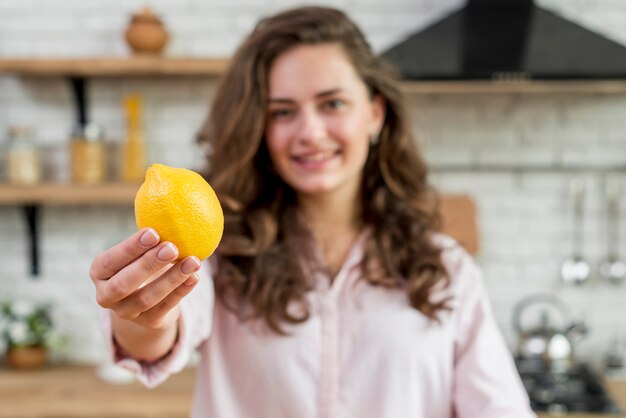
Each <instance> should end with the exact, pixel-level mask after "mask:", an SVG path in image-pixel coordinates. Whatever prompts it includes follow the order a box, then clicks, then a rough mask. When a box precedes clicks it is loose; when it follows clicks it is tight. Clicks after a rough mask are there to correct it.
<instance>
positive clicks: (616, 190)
mask: <svg viewBox="0 0 626 418" xmlns="http://www.w3.org/2000/svg"><path fill="white" fill-rule="evenodd" d="M605 186H606V187H605V192H606V202H607V215H608V216H607V224H606V228H607V231H606V232H607V256H606V259H604V261H602V262H601V263H600V265H599V266H598V274H599V275H600V278H602V279H603V280H606V281H607V282H609V283H612V284H614V285H619V284H621V283H622V282H623V281H624V279H625V278H626V263H624V262H623V261H622V260H620V259H619V255H618V252H619V233H620V231H619V200H620V192H621V190H620V189H621V184H620V182H619V181H618V180H617V179H610V178H607V179H606V185H605Z"/></svg>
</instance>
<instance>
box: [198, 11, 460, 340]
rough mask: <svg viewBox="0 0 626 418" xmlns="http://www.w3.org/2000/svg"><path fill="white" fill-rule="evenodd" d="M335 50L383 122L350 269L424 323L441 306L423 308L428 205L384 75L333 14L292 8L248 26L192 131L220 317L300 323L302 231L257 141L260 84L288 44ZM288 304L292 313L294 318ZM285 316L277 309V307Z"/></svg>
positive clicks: (430, 286)
mask: <svg viewBox="0 0 626 418" xmlns="http://www.w3.org/2000/svg"><path fill="white" fill-rule="evenodd" d="M328 43H335V44H339V45H341V46H342V47H343V49H344V50H345V52H346V54H347V56H348V57H349V59H350V60H351V63H352V64H353V66H354V68H355V69H356V71H357V73H358V75H359V76H360V78H361V79H362V80H363V82H364V83H365V84H366V86H367V87H368V89H369V91H370V94H371V95H372V97H375V96H377V95H379V96H381V97H382V98H383V99H384V102H385V106H386V114H385V120H384V124H383V127H382V130H381V132H380V135H379V141H378V143H377V144H376V145H373V146H372V147H371V149H370V152H369V155H368V159H367V161H366V163H365V167H364V172H363V176H362V178H363V180H362V187H361V199H362V202H361V206H362V212H361V215H362V224H363V225H365V226H367V227H369V228H370V229H371V234H370V235H369V238H368V241H367V244H366V250H365V255H364V258H363V261H362V268H363V272H364V276H365V278H366V280H367V281H368V282H369V283H370V284H372V285H382V286H387V287H394V288H401V289H405V290H406V292H407V295H408V299H409V302H410V304H411V306H413V307H414V308H415V309H418V310H419V311H420V312H422V313H423V314H424V315H426V316H427V317H429V318H430V319H437V313H438V312H439V311H440V310H441V309H446V308H447V300H443V301H438V302H433V301H431V300H430V296H431V294H432V293H433V291H434V290H435V287H439V286H440V285H442V284H443V285H444V286H447V284H448V283H449V277H448V275H447V273H446V271H445V268H444V266H443V264H442V262H441V249H440V248H438V247H437V246H436V245H435V244H434V243H433V240H432V236H433V234H434V233H435V232H436V231H438V230H439V227H440V216H439V210H438V197H437V194H436V192H435V191H434V189H433V188H432V187H431V186H430V185H429V183H428V181H427V167H426V165H425V163H424V161H423V160H422V158H421V156H420V154H419V152H418V150H417V147H416V143H415V140H414V138H413V135H412V133H411V128H410V124H409V119H408V115H407V113H406V109H405V104H404V97H403V93H402V91H401V87H400V85H399V82H398V78H397V76H396V74H395V72H394V71H393V70H392V69H391V68H390V67H389V66H388V65H386V64H385V63H384V62H382V61H381V60H380V59H379V58H378V57H376V56H375V55H374V54H373V52H372V50H371V47H370V45H369V44H368V42H367V41H366V39H365V37H364V36H363V34H362V33H361V31H360V30H359V28H358V27H357V26H356V25H355V24H354V23H353V22H352V21H351V20H350V19H349V18H348V17H347V16H346V15H345V14H344V13H343V12H341V11H339V10H336V9H332V8H325V7H301V8H297V9H292V10H288V11H284V12H282V13H279V14H276V15H274V16H272V17H270V18H266V19H263V20H261V21H260V22H259V24H258V25H257V27H256V28H255V29H254V31H253V32H252V33H251V34H250V35H249V36H248V37H247V39H245V41H244V42H243V44H242V45H241V46H240V47H239V49H238V50H237V51H236V53H235V55H234V57H233V59H232V61H231V63H230V67H229V69H228V71H227V72H226V74H225V75H224V77H223V78H222V80H221V83H220V85H219V86H218V89H217V91H216V96H215V97H214V102H213V105H212V108H211V111H210V113H209V116H208V119H207V121H206V122H205V124H204V126H203V128H202V130H201V131H200V133H199V135H198V141H199V142H200V143H201V144H206V145H208V149H209V153H208V160H209V168H210V171H209V172H208V174H207V179H208V181H209V182H210V183H211V185H212V186H213V187H214V189H215V191H216V192H217V194H218V196H219V198H220V201H221V202H222V205H223V207H224V213H225V229H224V237H223V239H222V241H221V243H220V245H219V247H218V249H217V251H216V253H217V254H218V255H219V268H218V271H217V275H216V277H215V284H216V292H217V295H218V297H219V299H220V301H222V302H223V303H224V304H225V305H226V306H227V307H228V308H229V309H231V310H233V311H235V312H237V313H238V314H239V315H241V316H243V317H248V318H263V319H265V321H266V322H267V324H268V325H269V326H270V328H271V329H273V330H274V331H276V332H279V333H281V332H282V323H284V321H287V322H289V323H299V322H302V321H305V320H306V319H307V318H308V307H307V306H306V304H305V302H304V300H305V295H306V294H307V292H309V291H310V290H311V289H312V283H310V278H309V277H308V275H307V274H306V272H305V271H304V269H303V266H302V263H301V262H300V261H299V260H302V259H303V258H302V256H303V255H306V254H310V253H309V251H311V247H310V246H309V245H307V242H309V243H310V240H307V239H302V238H303V237H306V236H307V229H306V227H305V226H304V225H302V223H301V222H299V221H298V218H297V216H296V215H295V209H294V207H295V202H296V199H295V192H294V191H293V190H292V189H291V188H290V187H289V186H287V185H286V183H285V182H284V181H283V180H282V179H281V178H280V177H279V176H278V175H277V173H276V172H275V171H274V169H273V168H272V163H271V160H270V158H269V154H268V150H267V147H266V144H265V140H264V130H265V123H266V109H267V100H268V75H269V72H270V69H271V66H272V64H273V62H274V60H275V59H276V58H277V57H278V56H279V55H280V54H282V53H284V52H286V51H287V50H290V49H291V48H294V47H295V46H298V45H303V44H304V45H316V44H328ZM292 302H296V303H301V304H303V305H302V307H303V308H304V309H301V310H298V312H297V313H296V312H294V310H293V309H291V308H290V305H291V304H292ZM288 308H289V309H288Z"/></svg>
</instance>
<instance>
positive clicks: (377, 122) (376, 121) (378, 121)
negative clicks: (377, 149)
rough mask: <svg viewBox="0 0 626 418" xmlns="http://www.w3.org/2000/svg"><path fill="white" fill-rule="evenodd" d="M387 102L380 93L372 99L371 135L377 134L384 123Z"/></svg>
mask: <svg viewBox="0 0 626 418" xmlns="http://www.w3.org/2000/svg"><path fill="white" fill-rule="evenodd" d="M386 112H387V103H386V102H385V99H384V97H383V96H382V95H380V94H377V95H375V96H374V98H373V99H372V135H379V134H380V131H381V130H382V129H383V124H384V123H385V114H386Z"/></svg>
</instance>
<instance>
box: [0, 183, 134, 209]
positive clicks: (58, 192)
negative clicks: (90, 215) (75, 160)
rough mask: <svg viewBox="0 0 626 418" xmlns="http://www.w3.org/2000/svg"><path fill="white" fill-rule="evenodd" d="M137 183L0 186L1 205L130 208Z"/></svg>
mask: <svg viewBox="0 0 626 418" xmlns="http://www.w3.org/2000/svg"><path fill="white" fill-rule="evenodd" d="M139 186H140V184H139V183H103V184H96V185H78V184H63V183H43V184H38V185H33V186H22V185H12V184H0V205H3V206H7V205H39V204H45V205H107V206H111V205H132V204H133V201H134V198H135V193H136V192H137V190H138V189H139Z"/></svg>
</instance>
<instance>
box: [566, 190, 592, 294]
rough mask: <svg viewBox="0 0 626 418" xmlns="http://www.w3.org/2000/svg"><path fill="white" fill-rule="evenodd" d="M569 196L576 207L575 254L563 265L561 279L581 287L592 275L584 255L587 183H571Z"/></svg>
mask: <svg viewBox="0 0 626 418" xmlns="http://www.w3.org/2000/svg"><path fill="white" fill-rule="evenodd" d="M569 195H570V197H571V199H572V202H573V206H574V214H573V216H572V241H573V242H572V245H573V252H572V255H571V256H570V257H569V258H568V259H566V260H565V261H563V264H562V265H561V279H562V280H563V282H565V283H566V284H569V285H581V284H583V283H585V282H586V281H587V280H588V279H589V276H590V273H591V267H590V266H589V263H588V262H587V261H586V260H585V259H584V258H583V255H582V244H583V242H584V241H583V232H584V225H583V220H584V204H585V183H584V180H583V179H574V180H572V181H571V182H570V187H569Z"/></svg>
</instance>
